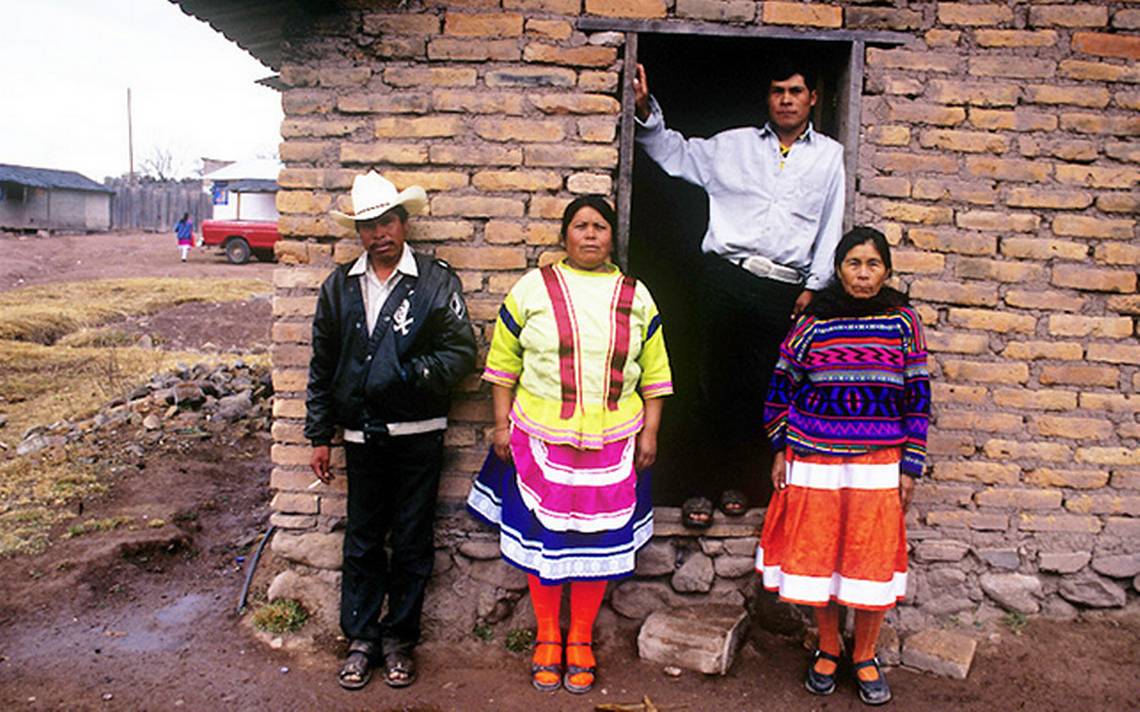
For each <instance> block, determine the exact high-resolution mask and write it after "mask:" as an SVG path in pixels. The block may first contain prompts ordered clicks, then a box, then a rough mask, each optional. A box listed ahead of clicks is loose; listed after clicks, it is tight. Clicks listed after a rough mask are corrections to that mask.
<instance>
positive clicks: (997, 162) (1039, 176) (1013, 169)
mask: <svg viewBox="0 0 1140 712" xmlns="http://www.w3.org/2000/svg"><path fill="white" fill-rule="evenodd" d="M966 172H967V173H969V174H970V175H972V176H977V177H979V178H993V179H996V180H1013V181H1023V182H1042V181H1045V180H1048V178H1049V176H1050V175H1051V174H1052V172H1053V166H1052V165H1050V164H1048V163H1041V162H1039V161H1024V160H1020V159H1015V158H993V157H991V156H967V157H966Z"/></svg>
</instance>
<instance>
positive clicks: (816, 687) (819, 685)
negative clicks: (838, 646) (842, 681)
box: [804, 648, 839, 695]
mask: <svg viewBox="0 0 1140 712" xmlns="http://www.w3.org/2000/svg"><path fill="white" fill-rule="evenodd" d="M820 658H823V659H824V660H830V661H831V662H833V663H835V669H836V672H838V671H839V656H837V655H832V654H831V653H825V652H824V651H822V650H819V649H818V648H817V649H816V651H815V652H814V653H812V655H811V662H810V663H808V670H807V677H806V678H805V679H804V687H806V688H807V691H808V692H810V693H811V694H813V695H830V694H831V693H833V692H835V673H834V672H833V673H831V674H830V675H824V674H823V673H821V672H816V671H815V664H816V662H817V661H818V660H819V659H820Z"/></svg>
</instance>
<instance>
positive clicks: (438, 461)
mask: <svg viewBox="0 0 1140 712" xmlns="http://www.w3.org/2000/svg"><path fill="white" fill-rule="evenodd" d="M345 454H346V456H347V461H348V462H347V464H348V524H347V525H346V527H345V532H344V565H343V568H342V572H343V573H342V576H343V578H342V579H341V589H340V627H341V629H342V630H343V631H344V634H345V636H346V637H347V638H348V639H349V640H350V641H351V640H361V641H368V642H370V643H375V644H377V645H379V646H382V648H383V651H384V652H386V653H387V652H392V651H404V652H407V651H410V650H411V649H412V648H413V647H414V646H415V644H416V642H417V641H418V640H419V636H420V614H421V612H422V611H423V606H424V592H425V591H426V589H427V584H428V579H429V578H430V577H431V569H432V562H433V560H434V549H433V545H432V541H433V526H432V525H433V520H434V515H435V503H436V494H437V490H438V489H439V471H440V468H441V466H442V464H443V431H435V432H430V433H422V434H418V435H402V436H400V437H380V438H369V441H368V442H367V443H366V444H363V445H360V444H355V443H346V444H345ZM389 534H390V536H391V542H390V543H391V550H392V558H391V561H390V562H389V560H388V555H387V553H386V552H385V550H384V541H385V537H386V536H388V535H389ZM385 596H387V599H388V612H387V614H385V616H384V618H383V620H381V619H380V610H381V608H382V607H383V605H384V599H385ZM376 652H377V653H379V650H377V651H376Z"/></svg>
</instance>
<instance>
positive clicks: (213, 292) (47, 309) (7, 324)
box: [0, 277, 272, 344]
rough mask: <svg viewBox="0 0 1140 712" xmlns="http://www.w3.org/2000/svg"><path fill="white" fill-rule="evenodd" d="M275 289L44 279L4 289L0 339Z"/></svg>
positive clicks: (53, 333) (258, 283)
mask: <svg viewBox="0 0 1140 712" xmlns="http://www.w3.org/2000/svg"><path fill="white" fill-rule="evenodd" d="M271 289H272V287H271V285H270V284H269V283H268V282H265V281H263V280H259V279H224V278H216V277H215V278H201V279H178V278H173V277H168V278H150V277H137V278H131V279H100V280H93V281H89V282H69V283H67V284H46V285H39V286H35V287H26V288H24V289H17V290H13V291H11V292H0V339H8V340H13V341H31V342H35V343H39V344H53V343H55V342H56V341H57V340H58V339H59V338H60V337H62V336H64V335H65V334H70V333H71V332H74V331H78V330H79V329H83V328H93V327H97V326H100V325H102V324H106V323H108V322H111V321H115V320H116V319H122V318H124V317H128V316H134V315H138V314H150V313H153V312H156V311H158V310H160V309H165V308H167V307H172V306H176V305H178V304H185V303H186V302H227V301H234V300H238V299H246V298H248V297H250V296H252V295H254V294H265V293H266V292H269V291H270V290H271Z"/></svg>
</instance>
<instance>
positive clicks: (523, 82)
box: [483, 67, 576, 88]
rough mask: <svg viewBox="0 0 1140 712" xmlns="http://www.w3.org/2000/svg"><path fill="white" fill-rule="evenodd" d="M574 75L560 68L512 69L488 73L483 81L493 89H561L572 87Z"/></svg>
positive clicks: (572, 71) (570, 71) (569, 70)
mask: <svg viewBox="0 0 1140 712" xmlns="http://www.w3.org/2000/svg"><path fill="white" fill-rule="evenodd" d="M575 80H576V75H575V74H574V70H572V69H563V68H561V67H512V68H510V69H495V70H491V71H488V72H487V74H486V76H484V77H483V81H484V82H486V83H487V86H489V87H493V88H501V87H561V88H567V87H572V86H574V82H575Z"/></svg>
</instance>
